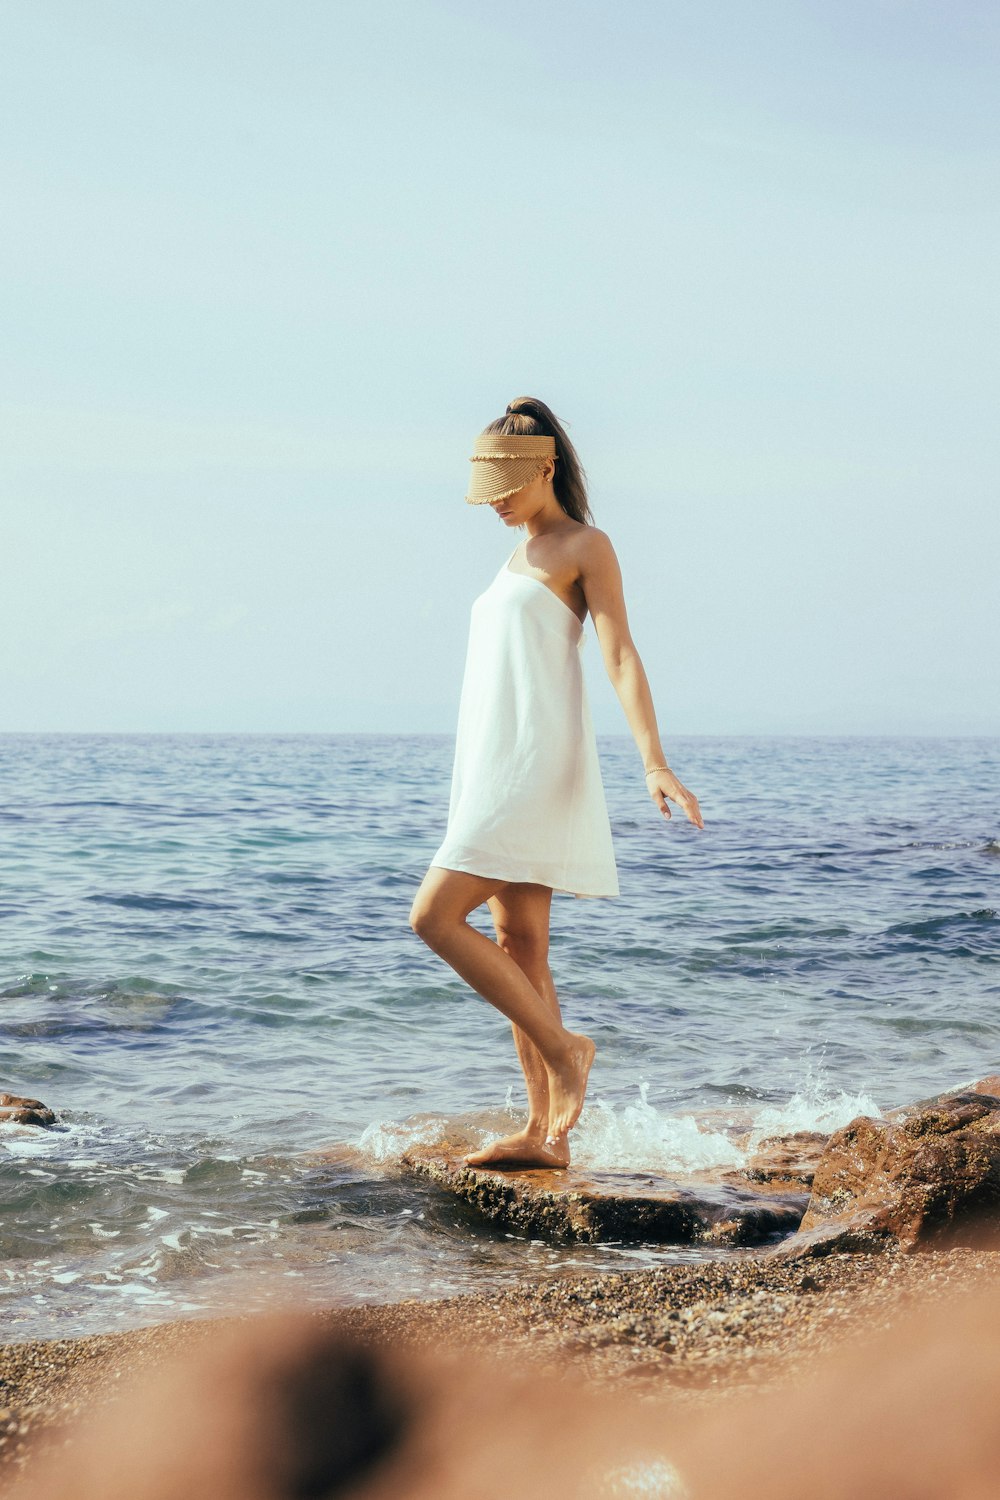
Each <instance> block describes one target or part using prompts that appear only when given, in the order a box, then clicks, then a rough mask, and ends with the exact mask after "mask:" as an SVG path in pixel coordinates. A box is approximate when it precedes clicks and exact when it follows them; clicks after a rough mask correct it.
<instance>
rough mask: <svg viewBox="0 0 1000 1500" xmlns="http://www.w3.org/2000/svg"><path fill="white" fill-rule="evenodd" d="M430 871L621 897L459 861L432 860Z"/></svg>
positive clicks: (597, 896)
mask: <svg viewBox="0 0 1000 1500" xmlns="http://www.w3.org/2000/svg"><path fill="white" fill-rule="evenodd" d="M430 869H432V870H454V871H455V873H456V874H458V875H478V876H480V877H481V878H482V879H483V880H505V881H507V882H508V884H510V885H544V886H547V887H548V889H549V890H550V891H558V892H560V894H562V895H565V896H582V897H584V898H594V899H598V900H599V899H600V898H601V897H605V898H608V899H611V900H613V899H614V898H615V897H616V896H620V895H621V891H620V890H616V891H583V890H577V889H575V887H573V886H570V885H557V884H556V883H555V882H554V881H552V880H532V879H531V878H530V877H529V876H526V875H509V874H507V873H506V872H500V871H498V870H496V869H495V868H494V869H492V870H485V869H482V868H481V867H480V868H478V869H475V870H472V869H470V868H469V867H468V865H467V864H464V865H463V864H459V863H458V862H457V861H453V862H452V863H450V864H445V863H444V861H443V860H439V859H432V860H431V862H430Z"/></svg>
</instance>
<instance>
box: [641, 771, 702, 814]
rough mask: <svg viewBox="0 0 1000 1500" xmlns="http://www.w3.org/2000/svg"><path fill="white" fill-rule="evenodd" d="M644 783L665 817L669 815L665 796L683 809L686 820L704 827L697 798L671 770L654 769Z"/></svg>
mask: <svg viewBox="0 0 1000 1500" xmlns="http://www.w3.org/2000/svg"><path fill="white" fill-rule="evenodd" d="M646 785H647V786H648V787H649V795H650V796H651V797H652V799H653V801H654V802H655V803H656V805H657V807H658V808H659V809H660V812H661V813H662V814H663V816H664V817H665V818H669V817H670V816H671V812H670V808H669V807H668V806H667V798H668V797H669V799H670V801H671V802H676V803H677V806H678V807H681V808H683V809H684V812H685V813H686V814H687V817H688V821H689V822H691V823H693V824H694V826H695V827H696V828H704V826H705V820H704V818H703V817H702V815H701V808H700V807H699V806H698V798H697V797H696V796H695V794H694V792H689V791H688V789H687V787H686V786H683V785H682V784H681V782H679V781H678V780H677V777H676V776H675V775H674V773H673V771H666V770H664V771H655V772H653V774H652V775H650V776H647V777H646Z"/></svg>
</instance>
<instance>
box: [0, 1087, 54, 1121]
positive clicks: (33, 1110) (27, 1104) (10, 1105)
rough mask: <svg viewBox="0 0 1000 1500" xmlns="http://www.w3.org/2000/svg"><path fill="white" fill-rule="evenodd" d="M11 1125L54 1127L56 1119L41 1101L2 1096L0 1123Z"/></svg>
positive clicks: (12, 1095)
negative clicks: (5, 1122) (4, 1122)
mask: <svg viewBox="0 0 1000 1500" xmlns="http://www.w3.org/2000/svg"><path fill="white" fill-rule="evenodd" d="M4 1120H6V1121H7V1122H8V1123H9V1124H11V1125H41V1126H45V1125H54V1124H55V1121H56V1117H55V1114H54V1112H53V1111H52V1110H51V1109H49V1107H48V1105H47V1104H43V1103H42V1101H41V1099H22V1098H21V1096H20V1095H19V1094H0V1121H4Z"/></svg>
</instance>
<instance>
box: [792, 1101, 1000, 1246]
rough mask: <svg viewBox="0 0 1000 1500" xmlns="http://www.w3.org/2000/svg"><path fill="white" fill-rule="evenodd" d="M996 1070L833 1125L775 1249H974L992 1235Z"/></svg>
mask: <svg viewBox="0 0 1000 1500" xmlns="http://www.w3.org/2000/svg"><path fill="white" fill-rule="evenodd" d="M991 1088H996V1089H997V1090H998V1091H1000V1078H998V1077H996V1076H995V1075H993V1076H991V1077H990V1078H988V1079H983V1080H980V1082H979V1083H978V1084H974V1085H971V1086H970V1087H969V1088H967V1089H965V1090H963V1091H959V1092H955V1093H951V1094H942V1095H940V1096H938V1097H937V1098H935V1099H931V1100H926V1101H923V1102H922V1103H921V1104H919V1105H911V1106H909V1107H905V1108H902V1109H898V1110H893V1111H891V1112H890V1113H889V1114H888V1115H887V1116H886V1117H885V1118H883V1119H880V1120H873V1119H869V1118H867V1117H865V1116H861V1117H859V1118H858V1119H856V1120H852V1121H851V1122H850V1124H849V1125H846V1126H844V1128H843V1129H842V1130H838V1131H835V1132H834V1134H833V1135H832V1136H831V1137H830V1140H829V1143H828V1145H827V1147H826V1149H825V1151H824V1152H823V1155H822V1157H821V1159H820V1162H819V1164H818V1166H817V1168H816V1172H815V1175H814V1178H813V1186H812V1194H811V1197H810V1199H809V1206H808V1209H807V1211H806V1213H805V1215H804V1216H803V1219H802V1223H801V1226H800V1228H799V1230H798V1232H797V1233H796V1234H795V1235H793V1236H792V1237H791V1238H790V1239H789V1240H788V1241H787V1242H786V1243H785V1244H784V1245H782V1246H781V1247H780V1250H779V1253H780V1254H781V1255H783V1256H793V1257H798V1256H814V1255H825V1254H829V1253H830V1252H832V1251H838V1252H847V1251H849V1252H855V1253H857V1252H879V1251H884V1250H887V1249H901V1250H903V1251H912V1250H916V1249H920V1248H923V1247H925V1246H934V1247H936V1248H946V1247H953V1246H967V1247H973V1246H976V1245H981V1244H983V1243H988V1242H992V1241H994V1240H995V1239H996V1237H997V1235H998V1234H1000V1093H998V1094H993V1093H990V1092H988V1090H989V1089H991Z"/></svg>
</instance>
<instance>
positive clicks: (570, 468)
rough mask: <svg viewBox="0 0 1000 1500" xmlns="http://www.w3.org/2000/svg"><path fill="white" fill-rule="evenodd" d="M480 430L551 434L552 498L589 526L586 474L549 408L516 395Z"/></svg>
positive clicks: (536, 435)
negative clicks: (553, 451) (553, 447)
mask: <svg viewBox="0 0 1000 1500" xmlns="http://www.w3.org/2000/svg"><path fill="white" fill-rule="evenodd" d="M483 432H498V433H500V435H501V436H502V437H513V436H514V435H520V436H522V437H551V438H555V440H556V472H555V475H554V477H553V480H552V488H553V490H554V491H555V496H556V499H557V500H558V501H559V504H560V505H561V506H562V508H563V510H564V511H565V512H566V514H567V515H568V516H572V517H573V520H574V521H582V522H583V524H584V525H585V526H593V524H594V518H593V516H592V515H591V513H590V502H589V501H588V499H587V476H586V474H585V473H584V471H583V465H582V464H581V463H580V460H579V459H578V458H577V456H576V449H575V448H574V447H573V444H572V443H571V442H570V440H569V438H568V437H567V436H566V432H565V429H564V428H563V425H562V423H561V422H560V420H559V418H558V417H557V416H556V414H555V413H554V412H552V411H550V410H549V408H548V407H547V406H546V405H545V402H544V401H539V400H538V398H537V396H516V397H515V398H514V400H513V401H511V402H509V403H508V406H507V411H506V413H505V414H504V416H502V417H497V419H496V421H495V422H491V423H490V424H489V426H488V427H484V428H483Z"/></svg>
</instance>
